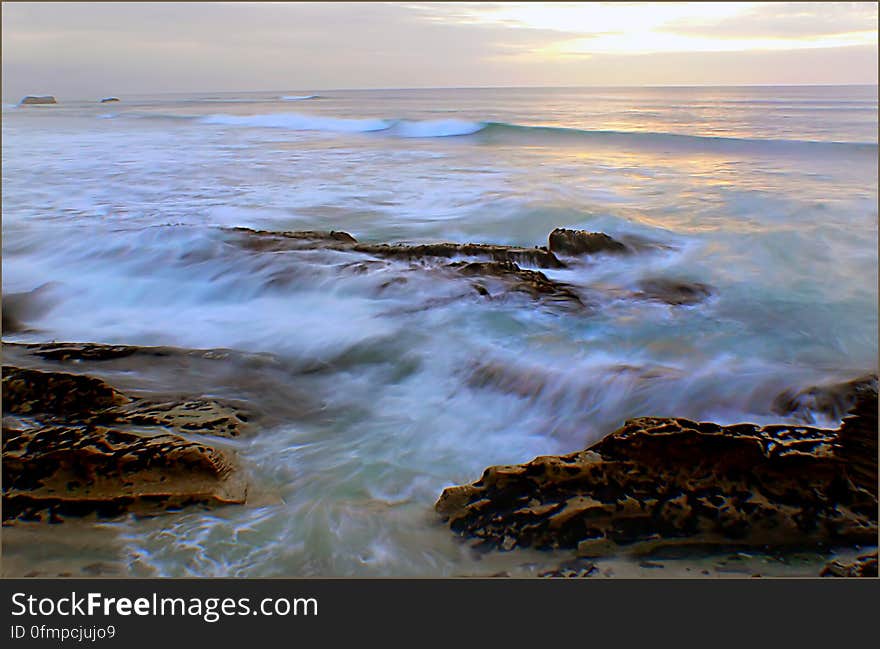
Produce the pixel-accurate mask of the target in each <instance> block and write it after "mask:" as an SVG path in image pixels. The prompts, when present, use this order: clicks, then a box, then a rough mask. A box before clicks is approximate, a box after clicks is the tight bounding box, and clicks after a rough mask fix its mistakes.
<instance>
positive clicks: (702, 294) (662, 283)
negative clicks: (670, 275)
mask: <svg viewBox="0 0 880 649" xmlns="http://www.w3.org/2000/svg"><path fill="white" fill-rule="evenodd" d="M638 287H639V292H638V293H636V294H635V297H637V298H641V299H647V300H656V301H658V302H665V303H666V304H671V305H673V306H686V305H691V304H698V303H699V302H702V301H703V300H705V299H706V298H708V297H709V296H710V295H712V289H710V288H709V286H708V285H706V284H701V283H699V282H686V281H680V280H675V279H667V278H663V277H657V278H652V279H644V280H642V281H640V282H639V284H638Z"/></svg>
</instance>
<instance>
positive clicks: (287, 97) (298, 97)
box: [281, 95, 319, 101]
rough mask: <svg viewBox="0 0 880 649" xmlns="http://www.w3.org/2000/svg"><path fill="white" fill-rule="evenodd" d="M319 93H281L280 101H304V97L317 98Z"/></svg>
mask: <svg viewBox="0 0 880 649" xmlns="http://www.w3.org/2000/svg"><path fill="white" fill-rule="evenodd" d="M318 97H319V95H282V96H281V101H305V100H306V99H318Z"/></svg>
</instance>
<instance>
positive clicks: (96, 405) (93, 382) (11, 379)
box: [3, 365, 130, 418]
mask: <svg viewBox="0 0 880 649" xmlns="http://www.w3.org/2000/svg"><path fill="white" fill-rule="evenodd" d="M129 401H130V399H129V398H128V397H126V396H125V395H124V394H122V393H120V392H118V391H117V390H115V389H114V388H112V387H111V386H109V385H107V383H105V382H104V381H102V380H101V379H96V378H94V377H91V376H84V375H82V374H67V373H63V372H43V371H40V370H31V369H24V368H18V367H12V366H9V365H4V366H3V411H4V412H7V411H8V412H11V413H13V414H17V415H31V414H43V415H48V416H57V417H75V418H80V417H94V416H98V415H100V414H101V413H104V412H107V411H108V410H110V409H112V408H114V407H115V406H121V405H124V404H127V403H129Z"/></svg>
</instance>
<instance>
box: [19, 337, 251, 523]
mask: <svg viewBox="0 0 880 649" xmlns="http://www.w3.org/2000/svg"><path fill="white" fill-rule="evenodd" d="M94 351H95V350H94V349H91V350H89V352H88V353H91V352H94ZM109 351H111V350H108V352H109ZM117 351H118V350H117ZM3 412H4V425H3V518H4V520H12V519H20V520H47V521H49V522H60V521H61V520H63V517H64V516H66V515H82V514H87V513H92V512H95V513H97V514H98V515H101V516H111V515H117V514H120V513H123V512H137V513H151V512H157V511H164V510H168V509H179V508H180V507H183V506H185V505H189V504H196V503H199V504H208V505H216V504H224V503H241V502H244V498H245V493H246V485H245V483H244V482H243V481H242V480H241V479H240V478H239V477H238V476H237V475H236V472H235V460H234V459H233V455H232V454H229V453H226V452H223V451H221V450H219V449H216V448H213V447H211V446H208V445H207V444H204V443H202V442H194V441H191V440H188V439H186V438H185V437H182V436H180V435H179V434H172V433H169V430H170V431H175V432H180V433H195V434H208V435H215V436H226V437H234V436H237V435H238V434H240V432H241V431H242V429H243V428H244V427H245V426H246V423H245V420H246V417H245V416H243V415H241V414H240V413H239V411H237V410H235V409H233V408H231V407H229V406H227V405H225V404H223V403H220V402H217V401H214V400H208V399H195V400H193V399H189V400H180V401H172V402H159V403H156V402H150V401H147V400H144V399H139V398H134V397H130V396H128V395H125V394H123V393H122V392H120V391H119V390H117V389H116V388H114V387H112V386H110V385H109V384H107V383H106V382H105V381H102V380H101V379H98V378H95V377H92V376H88V375H84V374H71V373H66V372H47V371H42V370H36V369H28V368H18V367H13V366H4V368H3ZM150 427H153V430H152V432H151V431H150V430H149V428H150Z"/></svg>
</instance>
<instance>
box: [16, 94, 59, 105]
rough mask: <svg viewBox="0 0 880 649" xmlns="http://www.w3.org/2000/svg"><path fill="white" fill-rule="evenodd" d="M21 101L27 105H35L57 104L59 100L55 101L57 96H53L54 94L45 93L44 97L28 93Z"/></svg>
mask: <svg viewBox="0 0 880 649" xmlns="http://www.w3.org/2000/svg"><path fill="white" fill-rule="evenodd" d="M19 103H20V104H23V105H26V106H27V105H33V104H57V103H58V102H57V101H55V97H53V96H52V95H45V96H43V97H35V96H33V95H28V96H27V97H25V98H24V99H22V100H21V101H20V102H19Z"/></svg>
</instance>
